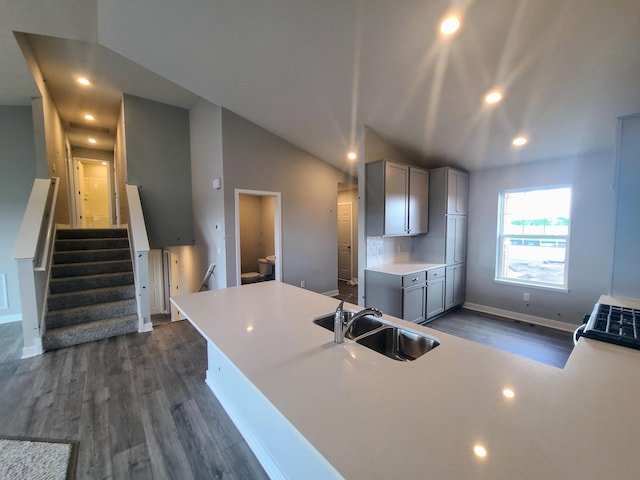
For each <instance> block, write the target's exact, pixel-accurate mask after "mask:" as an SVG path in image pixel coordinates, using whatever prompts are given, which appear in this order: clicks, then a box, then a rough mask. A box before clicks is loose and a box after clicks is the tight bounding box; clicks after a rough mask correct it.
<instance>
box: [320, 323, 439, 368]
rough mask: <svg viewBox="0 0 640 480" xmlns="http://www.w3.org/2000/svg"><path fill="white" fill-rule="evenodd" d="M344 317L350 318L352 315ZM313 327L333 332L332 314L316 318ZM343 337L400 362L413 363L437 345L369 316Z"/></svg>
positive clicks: (409, 331)
mask: <svg viewBox="0 0 640 480" xmlns="http://www.w3.org/2000/svg"><path fill="white" fill-rule="evenodd" d="M345 313H347V315H353V314H354V313H355V312H350V311H345ZM313 323H315V324H316V325H320V326H321V327H324V328H326V329H327V330H331V331H333V327H334V314H329V315H325V316H322V317H319V318H316V319H315V320H313ZM344 336H345V338H349V339H351V340H353V341H355V342H356V343H359V344H360V345H363V346H365V347H367V348H370V349H371V350H374V351H376V352H378V353H381V354H382V355H385V356H386V357H389V358H392V359H394V360H398V361H401V362H410V361H412V360H415V359H416V358H419V357H421V356H422V355H424V354H425V353H427V352H429V351H431V350H433V349H434V348H435V347H437V346H438V345H440V342H439V341H438V340H437V339H435V338H433V337H430V336H428V335H425V334H423V333H417V332H414V331H411V330H407V329H404V328H401V327H398V326H395V325H391V324H389V323H385V322H383V321H381V320H378V319H377V318H375V317H372V316H371V317H370V316H365V317H362V318H359V319H357V320H356V321H355V322H354V323H353V324H352V325H351V327H349V329H348V330H347V331H346V332H345V335H344Z"/></svg>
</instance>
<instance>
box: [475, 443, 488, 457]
mask: <svg viewBox="0 0 640 480" xmlns="http://www.w3.org/2000/svg"><path fill="white" fill-rule="evenodd" d="M473 453H475V454H476V456H477V457H480V458H484V457H486V456H487V449H486V448H484V447H483V446H482V445H474V447H473Z"/></svg>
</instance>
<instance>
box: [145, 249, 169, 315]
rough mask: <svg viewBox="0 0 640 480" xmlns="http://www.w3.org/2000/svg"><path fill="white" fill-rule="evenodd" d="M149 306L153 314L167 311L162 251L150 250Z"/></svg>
mask: <svg viewBox="0 0 640 480" xmlns="http://www.w3.org/2000/svg"><path fill="white" fill-rule="evenodd" d="M149 306H150V307H151V315H155V314H158V313H165V312H166V310H165V307H164V288H163V276H162V251H161V250H151V251H150V252H149Z"/></svg>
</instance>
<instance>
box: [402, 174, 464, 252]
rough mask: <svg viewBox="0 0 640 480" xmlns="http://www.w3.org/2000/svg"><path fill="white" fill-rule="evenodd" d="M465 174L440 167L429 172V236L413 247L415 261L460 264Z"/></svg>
mask: <svg viewBox="0 0 640 480" xmlns="http://www.w3.org/2000/svg"><path fill="white" fill-rule="evenodd" d="M468 178H469V177H468V174H467V173H466V172H463V171H460V170H454V169H452V168H448V167H443V168H436V169H434V170H430V171H429V233H428V234H427V235H424V236H421V237H419V238H417V239H416V240H415V241H414V243H413V251H414V254H415V255H416V257H418V258H421V259H424V260H426V261H429V262H433V263H444V264H452V263H460V262H464V261H465V257H466V250H467V216H466V215H465V214H460V213H449V209H450V208H456V209H457V210H456V211H465V212H466V210H467V192H466V190H463V188H466V186H467V185H468Z"/></svg>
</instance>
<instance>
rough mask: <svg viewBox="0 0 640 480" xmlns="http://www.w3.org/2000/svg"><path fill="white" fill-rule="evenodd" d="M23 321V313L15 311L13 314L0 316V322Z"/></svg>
mask: <svg viewBox="0 0 640 480" xmlns="http://www.w3.org/2000/svg"><path fill="white" fill-rule="evenodd" d="M21 321H22V314H21V313H14V314H11V315H1V316H0V323H12V322H21Z"/></svg>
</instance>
